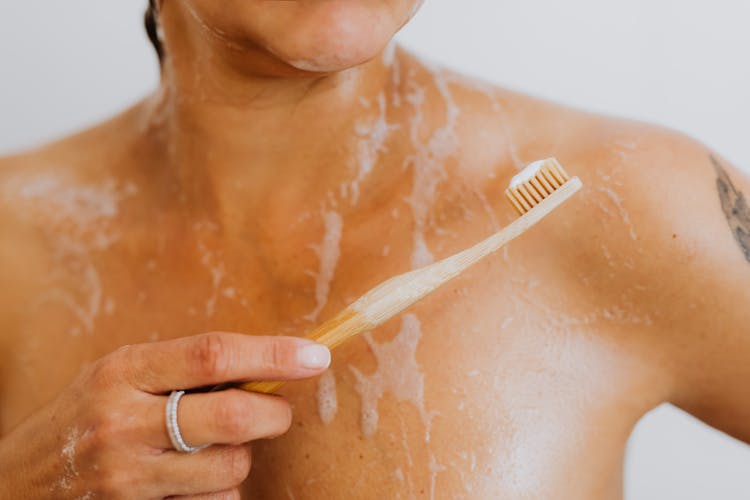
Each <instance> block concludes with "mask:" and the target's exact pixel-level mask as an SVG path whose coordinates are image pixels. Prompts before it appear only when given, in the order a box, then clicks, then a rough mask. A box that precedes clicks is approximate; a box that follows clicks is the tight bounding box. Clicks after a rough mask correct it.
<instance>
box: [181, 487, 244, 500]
mask: <svg viewBox="0 0 750 500" xmlns="http://www.w3.org/2000/svg"><path fill="white" fill-rule="evenodd" d="M173 498H178V499H179V500H240V499H241V498H242V496H241V495H240V490H238V489H237V488H235V489H232V490H225V491H217V492H216V493H205V494H202V495H188V496H181V497H173Z"/></svg>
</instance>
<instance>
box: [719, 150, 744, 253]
mask: <svg viewBox="0 0 750 500" xmlns="http://www.w3.org/2000/svg"><path fill="white" fill-rule="evenodd" d="M711 163H713V165H714V169H715V170H716V187H717V189H718V190H719V200H720V201H721V209H722V210H723V211H724V216H725V217H726V218H727V222H728V223H729V228H730V229H731V230H732V234H733V235H734V239H735V240H736V241H737V244H738V245H739V246H740V249H741V250H742V252H743V253H744V254H745V259H746V260H747V261H748V262H750V208H749V207H748V206H747V201H746V200H745V195H743V194H742V192H741V191H740V190H739V189H737V188H736V187H735V186H734V184H733V183H732V179H730V178H729V174H727V171H726V170H725V169H724V167H723V166H722V164H721V162H720V161H719V160H718V159H717V158H716V157H715V156H713V155H711Z"/></svg>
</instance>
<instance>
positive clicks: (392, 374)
mask: <svg viewBox="0 0 750 500" xmlns="http://www.w3.org/2000/svg"><path fill="white" fill-rule="evenodd" d="M421 337H422V329H421V325H420V322H419V319H418V318H417V317H416V316H415V315H414V314H404V315H403V317H402V318H401V329H400V331H399V332H398V334H397V335H396V336H395V337H394V338H393V340H390V341H388V342H385V343H383V344H378V343H377V342H375V340H374V339H373V338H372V335H371V334H366V335H365V340H366V341H367V344H368V346H369V347H370V350H371V351H372V353H373V355H374V356H375V360H376V362H377V369H376V370H375V372H374V373H372V374H367V375H366V374H364V373H362V372H361V371H359V370H358V369H357V368H355V367H353V366H351V367H350V369H351V371H352V373H353V374H354V377H355V379H356V384H355V386H354V388H355V390H356V391H357V393H358V394H359V396H360V399H361V405H362V408H361V410H362V412H361V417H362V418H361V426H362V433H363V434H364V435H365V436H366V437H368V438H370V437H372V436H374V435H375V432H376V431H377V426H378V420H379V414H378V403H379V402H380V399H381V398H382V397H383V395H384V394H385V393H390V394H392V395H393V396H395V397H396V399H397V400H398V401H403V402H408V403H411V404H412V405H414V406H415V407H416V408H417V410H418V411H419V415H420V417H421V419H422V423H423V424H424V427H425V441H427V442H429V440H430V430H431V424H432V417H433V415H432V414H430V413H429V412H428V411H427V409H426V407H425V402H424V373H423V372H422V370H421V369H420V368H419V364H418V363H417V358H416V354H417V346H418V345H419V340H420V338H421Z"/></svg>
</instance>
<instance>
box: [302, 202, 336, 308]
mask: <svg viewBox="0 0 750 500" xmlns="http://www.w3.org/2000/svg"><path fill="white" fill-rule="evenodd" d="M343 226H344V221H343V219H342V218H341V215H340V214H339V213H338V212H335V211H333V210H328V211H325V212H323V227H324V234H323V241H321V243H320V244H319V245H317V246H315V247H314V249H315V252H316V253H317V254H318V259H319V260H320V266H319V268H318V272H317V274H315V275H314V277H315V309H313V310H312V312H310V314H308V315H306V316H305V319H306V320H308V321H315V320H317V319H318V315H319V314H320V312H321V311H322V310H323V308H324V307H325V306H326V304H327V303H328V294H329V293H330V291H331V281H333V275H334V274H335V272H336V266H337V265H338V261H339V257H340V256H341V249H340V248H339V244H340V243H341V233H342V230H343Z"/></svg>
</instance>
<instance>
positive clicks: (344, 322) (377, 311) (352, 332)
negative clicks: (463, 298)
mask: <svg viewBox="0 0 750 500" xmlns="http://www.w3.org/2000/svg"><path fill="white" fill-rule="evenodd" d="M581 186H582V183H581V181H580V179H578V177H573V178H572V179H569V180H568V181H567V182H565V183H564V184H563V185H562V186H561V187H560V188H558V189H557V190H556V191H555V192H553V193H552V194H550V195H549V197H547V198H546V199H544V200H543V201H542V202H541V203H539V204H538V205H536V206H534V207H533V208H531V209H530V210H529V211H528V212H526V213H525V214H524V215H522V216H521V217H519V218H518V219H516V220H515V221H513V222H512V223H510V224H509V225H508V226H506V227H505V228H503V229H502V230H500V231H499V232H497V233H495V234H493V235H492V236H490V237H489V238H487V239H486V240H484V241H482V242H480V243H477V244H476V245H474V246H472V247H470V248H468V249H466V250H463V251H462V252H459V253H457V254H455V255H452V256H450V257H448V258H446V259H443V260H441V261H438V262H435V263H433V264H430V265H428V266H425V267H423V268H421V269H417V270H414V271H410V272H408V273H405V274H402V275H399V276H395V277H393V278H391V279H389V280H387V281H385V282H383V283H381V284H380V285H378V286H376V287H375V288H373V289H372V290H370V291H369V292H367V293H366V294H364V295H363V296H362V297H361V298H360V299H358V300H357V301H356V302H354V303H353V304H352V305H350V306H349V307H347V308H346V309H344V310H343V311H342V312H340V313H339V314H338V315H336V316H334V317H333V318H331V319H329V320H328V321H326V322H325V323H323V324H321V325H320V326H318V327H317V328H315V329H314V330H313V331H312V332H310V333H309V334H308V335H307V338H308V339H311V340H315V341H317V342H320V343H322V344H324V345H326V346H328V348H329V349H334V348H336V347H338V346H339V345H341V344H343V343H344V342H346V341H347V340H349V339H350V338H352V337H355V336H357V335H359V334H361V333H364V332H367V331H369V330H372V329H374V328H375V327H377V326H379V325H381V324H383V323H385V322H386V321H387V320H389V319H390V318H392V317H394V316H395V315H396V314H398V313H400V312H401V311H403V310H404V309H406V308H407V307H409V306H411V305H412V304H414V303H415V302H418V301H419V300H421V299H423V298H424V297H426V296H427V295H429V294H430V293H432V292H433V291H435V290H437V289H438V288H440V287H441V286H442V285H444V284H445V283H447V282H448V281H450V280H451V279H453V278H455V277H456V276H458V275H459V274H461V273H463V272H464V271H465V270H466V269H468V268H469V267H471V266H472V265H474V264H476V263H477V262H479V261H480V260H482V259H483V258H485V257H487V256H488V255H490V254H492V253H494V252H496V251H498V250H499V249H500V248H502V247H503V246H505V245H506V244H507V243H509V242H510V241H512V240H513V239H515V238H517V237H518V236H520V235H522V234H523V233H525V232H526V231H528V230H529V229H530V228H531V227H532V226H533V225H535V224H536V223H537V222H539V221H540V220H542V219H543V218H544V217H545V216H547V215H548V214H549V213H550V212H552V211H553V210H554V209H555V208H557V207H558V206H559V205H561V204H562V203H563V202H564V201H565V200H567V199H568V198H570V197H571V196H573V194H575V193H576V192H577V191H578V190H579V189H580V188H581ZM282 385H284V382H246V383H244V384H241V385H240V386H239V388H240V389H244V390H246V391H252V392H262V393H267V394H270V393H273V392H276V390H278V389H279V388H280V387H281V386H282Z"/></svg>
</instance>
